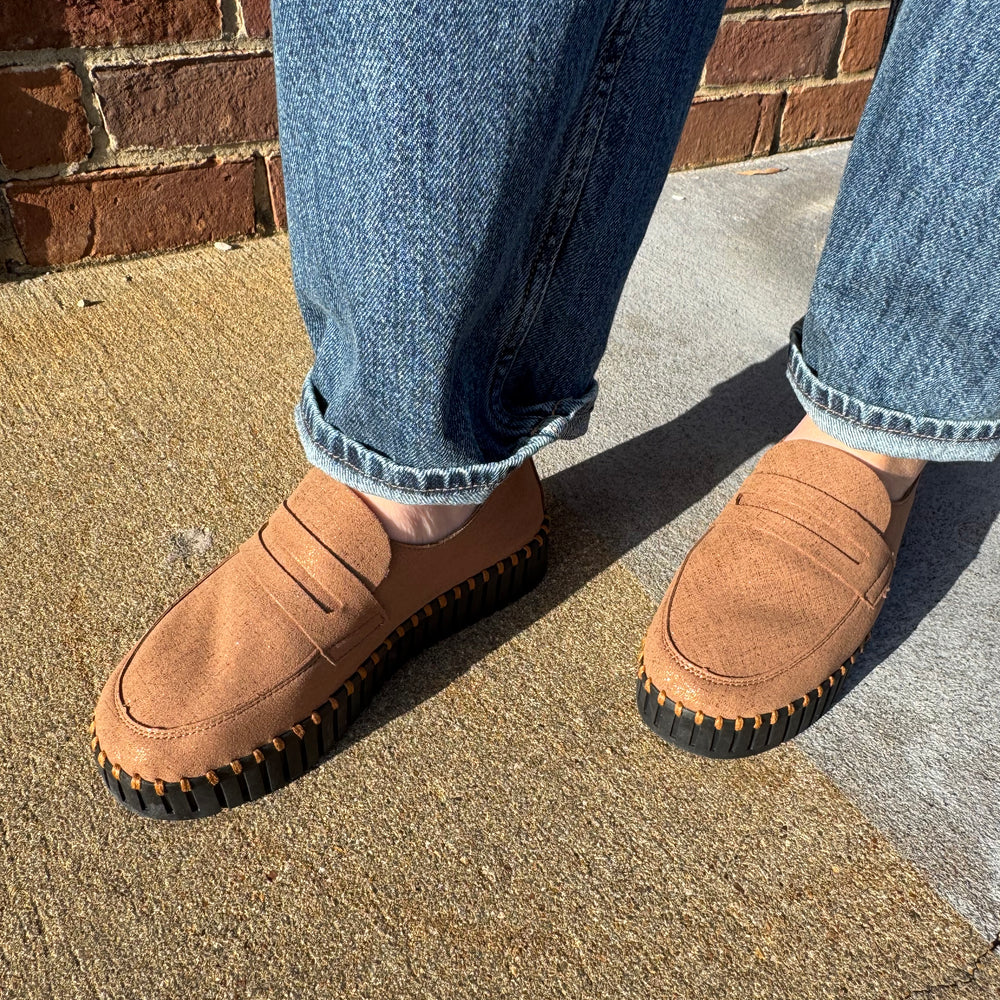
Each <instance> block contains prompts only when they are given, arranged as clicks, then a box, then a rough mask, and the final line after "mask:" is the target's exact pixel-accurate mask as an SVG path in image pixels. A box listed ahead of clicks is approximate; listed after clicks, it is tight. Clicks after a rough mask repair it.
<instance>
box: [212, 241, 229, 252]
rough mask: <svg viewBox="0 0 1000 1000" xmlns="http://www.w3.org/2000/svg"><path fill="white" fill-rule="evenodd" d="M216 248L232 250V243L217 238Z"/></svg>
mask: <svg viewBox="0 0 1000 1000" xmlns="http://www.w3.org/2000/svg"><path fill="white" fill-rule="evenodd" d="M213 246H214V247H215V249H216V250H232V249H233V245H232V243H224V242H223V241H222V240H216V241H215V243H214V244H213Z"/></svg>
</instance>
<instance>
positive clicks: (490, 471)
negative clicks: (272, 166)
mask: <svg viewBox="0 0 1000 1000" xmlns="http://www.w3.org/2000/svg"><path fill="white" fill-rule="evenodd" d="M722 7H723V2H722V0H546V2H545V3H538V4H506V3H500V2H498V0H420V2H417V0H414V2H413V3H412V4H410V3H407V4H403V3H396V4H389V5H385V4H383V5H379V6H377V7H372V5H370V4H367V3H362V2H360V0H272V8H273V14H274V41H275V63H276V69H277V78H278V99H279V121H280V134H281V147H282V156H283V165H284V175H285V187H286V198H287V205H288V219H289V233H290V239H291V246H292V263H293V272H294V277H295V287H296V292H297V295H298V300H299V305H300V308H301V310H302V315H303V318H304V320H305V324H306V327H307V329H308V331H309V335H310V338H311V340H312V344H313V347H314V349H315V353H316V361H315V364H314V366H313V368H312V369H311V370H310V372H309V374H308V376H307V377H306V380H305V385H304V387H303V392H302V398H301V401H300V403H299V405H298V407H297V409H296V420H297V423H298V427H299V431H300V434H301V437H302V441H303V445H304V447H305V450H306V453H307V456H308V457H309V459H310V461H312V462H313V463H314V464H315V465H317V466H319V467H320V468H321V469H323V470H324V471H326V472H327V473H329V474H330V475H332V476H334V477H335V478H337V479H340V480H342V481H343V482H345V483H347V484H348V485H350V486H352V487H355V488H357V489H360V490H363V491H365V492H368V493H373V494H377V495H381V496H384V497H387V498H389V499H394V500H399V501H402V502H409V503H476V502H480V501H482V500H483V499H484V498H485V497H486V496H487V495H488V494H489V492H490V491H491V490H492V489H493V487H495V486H496V484H497V483H498V482H500V481H501V480H502V479H503V478H504V476H505V475H506V474H507V473H508V472H509V471H510V470H511V469H513V468H514V467H515V466H517V465H518V464H520V463H521V462H522V461H524V459H525V458H527V457H528V456H529V455H531V454H533V453H534V452H536V451H537V450H538V449H540V448H541V447H542V446H543V445H545V444H548V443H549V442H550V441H553V440H555V439H557V438H560V437H570V436H574V435H577V434H580V433H582V432H583V431H584V430H585V429H586V425H587V421H588V418H589V414H590V411H591V409H592V407H593V404H594V398H595V395H596V391H597V385H596V382H595V381H594V372H595V370H596V368H597V365H598V362H599V361H600V358H601V355H602V353H603V351H604V348H605V345H606V343H607V337H608V331H609V329H610V326H611V321H612V318H613V316H614V312H615V307H616V305H617V302H618V298H619V295H620V293H621V289H622V286H623V284H624V281H625V277H626V275H627V273H628V270H629V267H630V265H631V262H632V259H633V257H634V255H635V253H636V250H637V249H638V246H639V243H640V241H641V239H642V236H643V233H644V232H645V229H646V225H647V223H648V221H649V217H650V214H651V212H652V210H653V206H654V204H655V202H656V199H657V196H658V195H659V192H660V189H661V187H662V184H663V180H664V178H665V176H666V173H667V169H668V167H669V164H670V160H671V157H672V154H673V151H674V148H675V146H676V143H677V140H678V138H679V136H680V131H681V128H682V126H683V123H684V118H685V116H686V114H687V109H688V105H689V103H690V100H691V96H692V94H693V92H694V89H695V87H696V84H697V80H698V76H699V73H700V70H701V66H702V64H703V62H704V59H705V56H706V54H707V52H708V48H709V46H710V45H711V42H712V40H713V38H714V35H715V32H716V29H717V27H718V22H719V19H720V17H721V12H722ZM376 11H377V12H376ZM998 27H1000V19H998V18H997V16H996V15H995V14H993V13H992V11H991V12H989V13H988V14H987V15H984V14H983V12H982V11H980V12H979V13H978V14H977V15H976V16H973V14H972V11H971V3H967V2H963V0H948V2H945V0H924V2H923V3H922V4H915V3H914V2H913V0H909V3H908V4H907V5H905V6H904V9H903V11H902V13H901V14H900V16H899V19H898V21H897V26H896V30H895V32H894V35H893V40H892V42H891V44H890V46H889V50H888V52H887V56H886V60H885V63H884V65H883V67H882V69H881V70H880V72H879V75H878V80H877V83H876V86H875V89H874V91H873V95H872V98H871V100H870V102H869V108H868V110H867V111H866V113H865V119H864V121H863V123H862V126H861V131H860V133H859V137H858V139H857V140H856V142H855V147H854V150H853V151H852V154H851V158H850V162H849V165H848V169H847V176H846V178H845V182H844V186H843V188H842V191H841V195H840V197H839V199H838V202H837V207H836V210H835V213H834V221H833V227H832V229H831V234H830V238H829V240H828V243H827V246H826V250H825V252H824V255H823V259H822V262H821V264H820V269H819V274H818V276H817V281H816V286H815V289H814V291H813V295H812V298H811V301H810V306H809V313H808V315H807V316H806V318H805V322H804V324H803V325H802V327H801V330H795V331H793V344H792V348H791V355H790V367H789V373H790V377H791V378H792V379H793V384H794V385H795V387H796V391H797V392H798V393H799V395H800V398H801V400H802V402H803V404H804V405H805V407H806V409H807V410H808V411H809V412H810V413H811V414H812V415H813V418H814V419H815V420H816V422H817V423H818V424H819V425H820V426H821V427H823V428H824V429H826V430H827V431H829V432H830V433H832V434H835V435H836V436H837V437H839V438H841V439H843V440H846V441H848V442H849V443H851V444H855V445H857V446H860V447H863V448H868V449H870V450H875V451H883V452H886V453H892V454H897V455H901V456H904V457H907V456H909V457H921V458H932V459H937V460H946V459H957V458H978V459H991V458H994V457H996V455H997V453H998V452H1000V337H998V336H997V323H998V321H997V320H996V319H995V318H994V315H993V313H992V312H991V310H990V308H989V307H990V305H991V304H992V303H991V298H992V297H991V296H990V295H989V290H990V287H991V284H994V285H995V282H996V279H995V278H994V277H993V274H992V273H991V272H990V270H989V269H990V268H991V266H992V265H993V264H994V263H995V262H996V261H997V260H998V257H1000V255H998V250H1000V237H998V234H997V228H996V225H995V223H996V219H997V211H996V209H997V192H998V187H997V174H998V171H997V165H998V164H1000V155H998V154H1000V145H998V143H1000V107H997V106H995V102H992V101H989V100H987V95H989V94H991V93H992V92H993V89H992V88H993V86H994V84H993V80H994V79H995V75H996V70H997V65H998V60H997V59H996V58H995V55H994V53H995V50H996V45H995V42H994V37H995V32H996V29H997V28H998ZM931 33H933V39H929V36H930V35H931ZM955 135H960V136H962V138H963V140H966V141H961V142H956V141H955V139H954V136H955ZM942 137H947V138H946V139H943V138H942ZM966 137H967V139H966Z"/></svg>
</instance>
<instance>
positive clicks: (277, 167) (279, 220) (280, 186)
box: [267, 156, 288, 229]
mask: <svg viewBox="0 0 1000 1000" xmlns="http://www.w3.org/2000/svg"><path fill="white" fill-rule="evenodd" d="M267 186H268V189H269V190H270V192H271V210H272V211H273V212H274V224H275V225H276V226H277V227H278V228H279V229H287V228H288V214H287V213H286V211H285V175H284V173H283V172H282V170H281V157H280V156H272V157H270V158H269V159H268V161H267Z"/></svg>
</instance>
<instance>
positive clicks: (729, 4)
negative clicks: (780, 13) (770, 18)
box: [726, 0, 784, 10]
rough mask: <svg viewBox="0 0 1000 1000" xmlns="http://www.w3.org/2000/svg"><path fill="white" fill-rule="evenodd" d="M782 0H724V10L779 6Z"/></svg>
mask: <svg viewBox="0 0 1000 1000" xmlns="http://www.w3.org/2000/svg"><path fill="white" fill-rule="evenodd" d="M783 2H784V0H726V10H746V9H747V8H749V7H780V6H781V4H782V3H783Z"/></svg>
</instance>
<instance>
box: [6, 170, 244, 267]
mask: <svg viewBox="0 0 1000 1000" xmlns="http://www.w3.org/2000/svg"><path fill="white" fill-rule="evenodd" d="M253 176H254V167H253V163H252V161H246V162H235V163H227V162H218V161H212V162H209V163H205V164H199V165H191V166H188V167H181V168H174V169H170V170H163V171H157V172H153V173H150V172H137V171H129V170H114V171H102V172H101V173H99V174H97V173H91V174H77V175H75V176H73V177H68V178H59V179H57V180H44V181H11V182H10V183H9V184H7V185H6V187H5V191H6V195H7V200H8V202H9V204H10V214H11V220H12V222H13V224H14V229H15V232H16V233H17V237H18V240H19V241H20V244H21V247H22V249H23V250H24V256H25V258H26V260H27V261H28V263H29V264H34V265H43V264H66V263H69V262H70V261H74V260H80V259H82V258H84V257H104V256H109V255H120V254H129V253H137V252H140V251H144V250H164V249H167V248H169V247H177V246H185V245H187V244H191V243H204V242H207V241H210V240H219V239H225V238H226V237H231V236H236V235H238V234H248V233H252V232H253V229H254V204H253Z"/></svg>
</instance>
